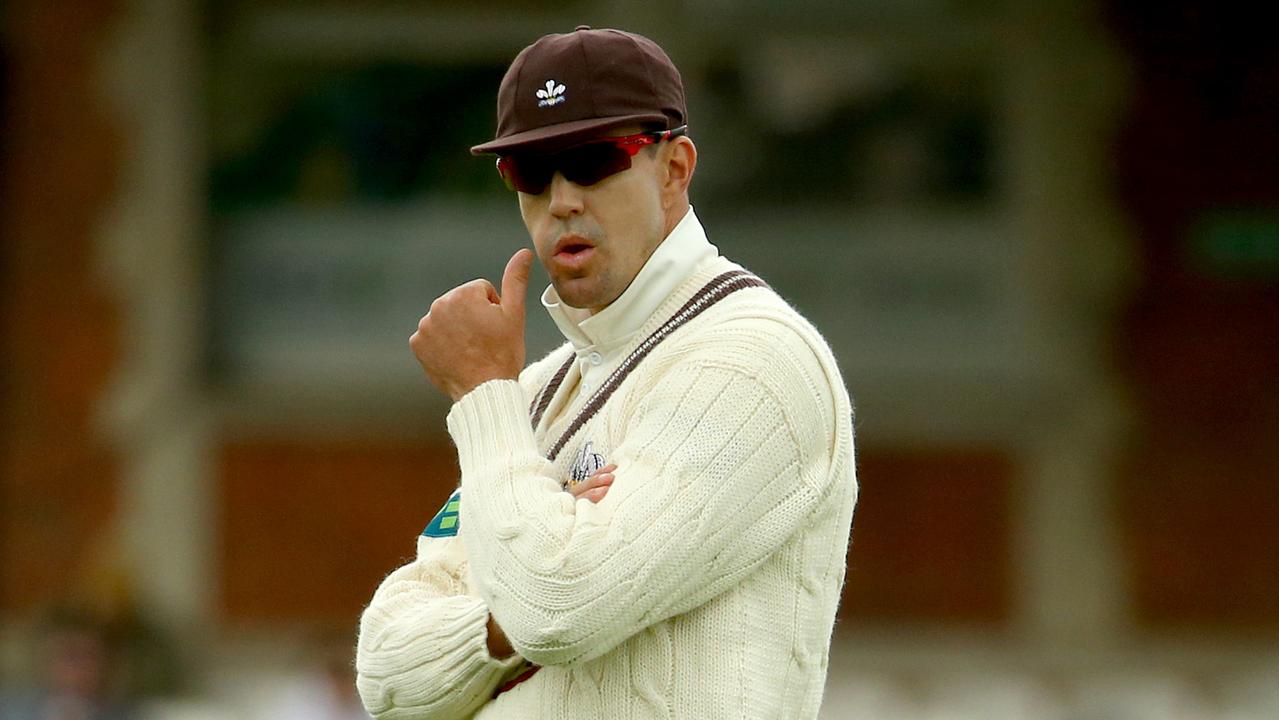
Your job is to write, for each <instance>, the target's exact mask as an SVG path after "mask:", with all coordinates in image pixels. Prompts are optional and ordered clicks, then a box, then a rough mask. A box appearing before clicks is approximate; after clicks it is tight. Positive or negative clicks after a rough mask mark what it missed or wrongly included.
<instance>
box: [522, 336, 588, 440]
mask: <svg viewBox="0 0 1279 720" xmlns="http://www.w3.org/2000/svg"><path fill="white" fill-rule="evenodd" d="M576 358H577V353H575V352H573V350H572V349H570V350H569V353H568V359H567V360H565V361H564V364H563V365H561V366H560V369H559V370H556V371H555V374H554V375H552V376H551V381H550V382H548V383H547V384H546V385H544V386H543V387H542V392H540V393H538V394H537V397H535V398H533V403H532V404H531V405H529V408H528V412H529V415H530V416H532V418H531V419H532V421H533V429H534V430H536V429H537V424H538V423H539V422H541V421H542V415H543V414H544V413H545V412H546V408H548V407H550V405H551V398H553V397H555V392H556V391H557V390H559V389H560V384H561V383H563V382H564V378H565V377H566V376H567V375H568V370H569V368H571V367H573V360H575V359H576Z"/></svg>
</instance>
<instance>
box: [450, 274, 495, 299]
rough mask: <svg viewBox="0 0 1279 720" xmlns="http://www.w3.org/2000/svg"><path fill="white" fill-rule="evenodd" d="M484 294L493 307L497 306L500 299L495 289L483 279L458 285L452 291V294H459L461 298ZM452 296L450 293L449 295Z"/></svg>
mask: <svg viewBox="0 0 1279 720" xmlns="http://www.w3.org/2000/svg"><path fill="white" fill-rule="evenodd" d="M481 292H482V293H484V296H485V297H487V298H488V301H489V302H491V303H493V304H494V305H499V304H501V302H502V299H501V298H499V297H498V296H497V288H495V287H493V283H491V282H489V281H488V280H485V279H484V278H476V279H474V280H472V281H470V282H468V283H464V284H462V285H459V286H458V287H457V288H455V289H454V290H453V293H460V295H461V296H462V297H468V296H470V295H471V294H473V293H481ZM450 294H452V293H450Z"/></svg>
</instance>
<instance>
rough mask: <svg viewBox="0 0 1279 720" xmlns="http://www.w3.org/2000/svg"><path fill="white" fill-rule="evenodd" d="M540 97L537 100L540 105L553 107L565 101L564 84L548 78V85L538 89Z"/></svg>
mask: <svg viewBox="0 0 1279 720" xmlns="http://www.w3.org/2000/svg"><path fill="white" fill-rule="evenodd" d="M537 96H538V98H540V99H539V100H538V101H537V106H538V107H551V106H552V105H559V104H560V103H562V102H564V84H563V83H556V82H555V81H554V80H547V81H546V87H544V88H542V89H540V90H538V91H537Z"/></svg>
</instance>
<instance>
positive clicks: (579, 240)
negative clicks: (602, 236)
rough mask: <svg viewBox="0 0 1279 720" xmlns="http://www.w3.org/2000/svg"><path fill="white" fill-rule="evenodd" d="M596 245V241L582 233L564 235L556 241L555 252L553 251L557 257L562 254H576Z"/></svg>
mask: <svg viewBox="0 0 1279 720" xmlns="http://www.w3.org/2000/svg"><path fill="white" fill-rule="evenodd" d="M594 247H595V243H592V242H591V241H590V240H587V239H586V238H584V237H582V236H581V235H562V236H561V237H560V239H559V241H558V242H556V243H555V252H554V253H552V254H553V255H555V256H556V257H559V256H560V255H569V256H572V255H576V254H578V253H581V252H585V251H587V250H590V249H591V248H594Z"/></svg>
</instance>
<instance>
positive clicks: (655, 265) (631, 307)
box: [542, 206, 719, 353]
mask: <svg viewBox="0 0 1279 720" xmlns="http://www.w3.org/2000/svg"><path fill="white" fill-rule="evenodd" d="M718 256H719V249H718V248H716V247H715V246H714V245H712V244H711V243H710V241H709V240H707V239H706V231H705V230H703V229H702V224H701V223H700V222H698V220H697V215H695V214H694V213H693V208H692V207H691V206H690V207H689V209H688V212H687V213H685V214H684V217H683V219H682V220H680V221H679V223H678V224H677V225H676V226H675V228H674V229H673V230H671V232H670V234H669V235H667V236H666V239H665V240H663V241H662V243H661V244H660V245H658V246H657V249H655V250H654V251H653V254H652V255H650V256H649V258H648V261H647V262H645V263H644V267H643V268H641V269H640V271H639V273H638V274H637V275H636V276H635V279H634V280H632V281H631V284H630V286H629V287H627V288H626V290H625V292H623V293H622V294H621V296H620V297H618V298H617V299H616V300H614V301H613V302H612V303H610V304H609V305H608V307H606V308H604V309H603V310H601V311H599V312H598V313H595V314H594V315H591V314H590V311H589V310H585V309H582V308H575V307H571V306H569V305H567V304H565V303H562V302H560V297H559V294H558V293H556V292H555V286H553V285H548V286H547V287H546V290H545V291H543V292H542V307H545V308H546V312H547V313H549V314H550V316H551V319H552V320H554V321H555V325H556V327H558V328H559V329H560V332H561V333H563V334H564V337H565V338H567V339H568V340H569V342H571V343H573V347H574V348H576V349H577V350H583V349H586V348H592V347H594V348H596V349H599V350H601V351H602V352H605V353H607V352H609V351H610V350H612V349H614V347H615V346H617V345H620V344H623V343H624V342H625V341H627V340H628V339H630V337H631V335H633V334H635V332H636V331H637V330H639V329H640V327H642V326H643V325H644V323H645V322H646V321H647V320H648V318H649V316H651V315H652V314H653V312H654V311H656V310H657V307H658V306H659V305H661V304H662V301H663V300H665V299H666V298H667V297H669V296H670V294H671V292H673V291H674V290H675V288H677V287H679V285H680V284H681V283H683V282H684V280H686V279H687V278H688V277H689V276H690V275H692V274H693V271H694V270H696V269H697V266H698V265H701V264H702V263H703V262H705V261H706V260H708V259H710V258H715V257H718Z"/></svg>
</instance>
